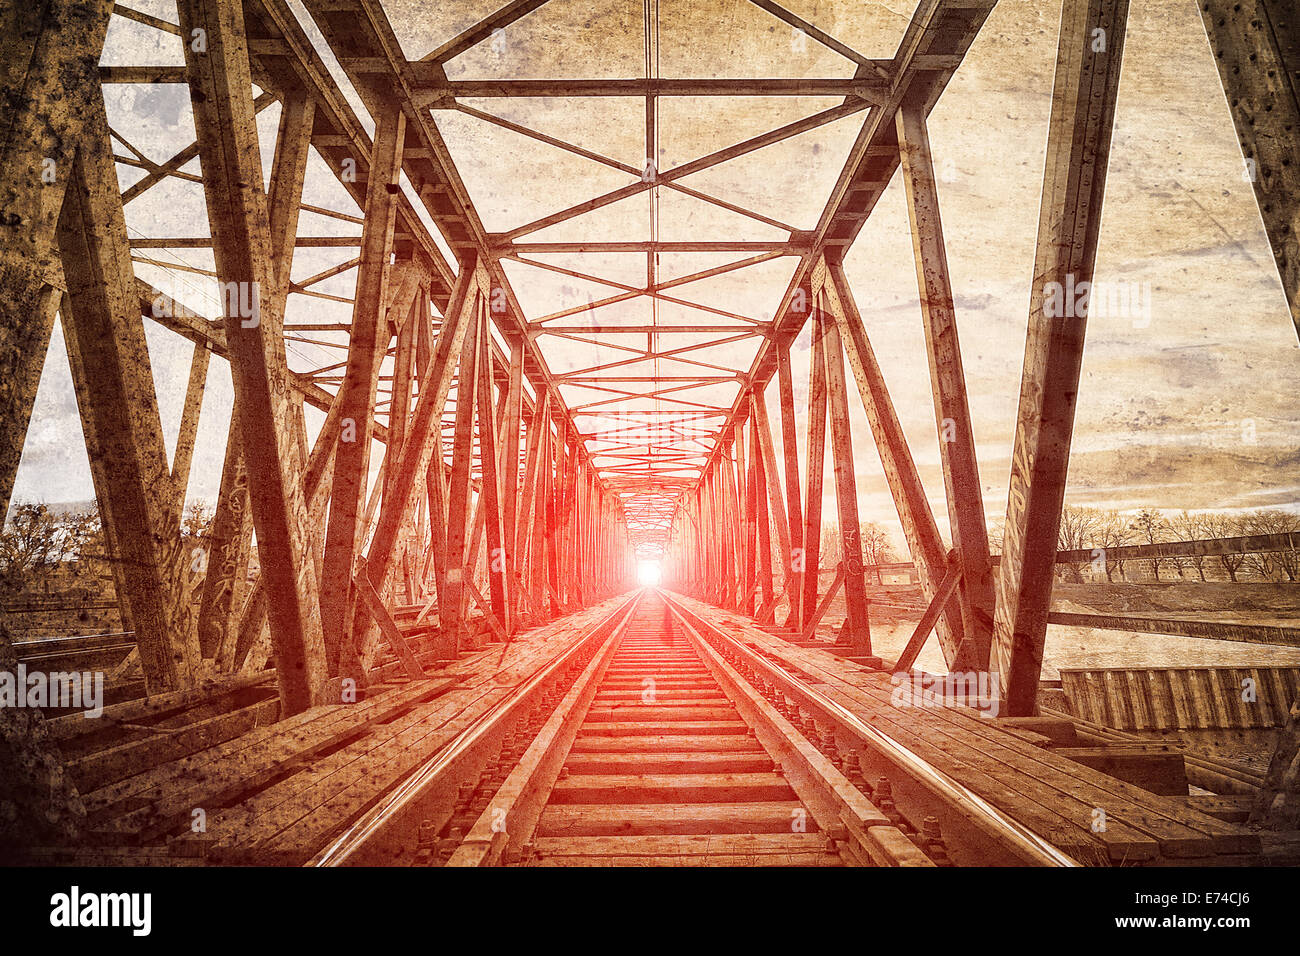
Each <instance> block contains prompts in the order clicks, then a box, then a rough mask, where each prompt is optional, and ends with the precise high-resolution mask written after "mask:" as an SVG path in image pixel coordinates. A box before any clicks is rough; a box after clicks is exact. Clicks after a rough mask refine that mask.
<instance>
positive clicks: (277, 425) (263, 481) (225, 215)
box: [177, 0, 328, 714]
mask: <svg viewBox="0 0 1300 956" xmlns="http://www.w3.org/2000/svg"><path fill="white" fill-rule="evenodd" d="M177 11H178V13H179V16H180V26H181V31H182V34H183V35H184V36H187V37H193V38H195V39H196V40H198V39H200V38H201V39H202V43H198V42H189V43H185V44H184V51H185V65H186V73H187V75H188V78H189V83H190V98H191V101H192V103H193V106H194V120H195V130H196V133H197V139H198V144H199V157H200V162H201V164H202V167H203V184H204V193H205V195H206V197H207V205H208V224H209V228H210V229H211V232H212V237H213V254H214V258H215V260H216V271H217V274H218V277H219V279H220V281H221V282H222V284H223V286H224V288H225V290H226V295H225V298H226V308H225V310H224V311H225V313H226V314H225V331H226V342H227V347H228V349H229V354H230V367H231V376H232V378H233V379H234V385H235V407H236V409H237V410H238V414H239V419H240V437H241V443H242V445H243V448H244V463H245V467H246V468H247V469H248V487H249V497H250V500H251V502H252V510H253V523H254V526H255V527H256V529H257V544H258V560H259V563H260V564H261V568H262V578H263V580H264V582H265V585H266V591H267V602H266V603H267V616H268V620H269V623H270V629H271V640H272V644H273V646H274V649H275V661H276V675H277V678H278V680H279V684H280V698H281V705H282V707H283V710H284V713H286V714H292V713H296V712H298V711H300V710H304V709H306V708H307V707H310V706H312V705H313V704H315V703H317V702H318V701H319V700H320V699H321V696H320V695H321V693H322V692H323V690H324V681H325V678H326V676H327V673H328V661H327V659H326V654H325V647H324V642H323V640H322V635H321V624H320V604H319V588H318V583H317V580H316V576H315V573H314V570H313V568H312V566H311V561H310V559H309V557H308V550H309V547H310V544H309V542H310V540H311V528H310V514H309V511H308V508H307V502H306V498H305V495H304V492H303V469H304V461H303V455H302V442H301V440H300V436H299V435H298V433H297V429H298V418H297V415H296V413H295V411H294V407H293V404H294V401H295V400H296V399H295V398H294V397H293V396H291V394H290V390H289V387H288V370H287V364H286V358H285V350H284V337H283V334H282V330H283V309H284V302H283V296H282V295H281V294H280V293H281V292H282V291H283V289H284V286H283V285H282V283H281V277H280V275H279V274H278V272H277V267H276V265H275V262H274V248H273V244H272V233H271V222H270V214H269V211H268V208H267V199H266V195H265V193H264V191H263V188H262V163H261V154H260V152H259V149H258V141H257V139H258V138H257V125H256V117H255V114H254V108H253V95H252V76H251V73H250V69H249V62H248V46H247V40H246V38H245V25H244V15H243V4H242V3H240V2H239V0H178V3H177ZM196 31H197V32H196ZM253 303H256V304H255V305H254V307H253V308H252V309H251V310H250V309H248V308H245V306H247V305H252V304H253ZM237 306H238V307H237ZM249 311H251V312H252V314H251V315H250V314H245V313H248V312H249Z"/></svg>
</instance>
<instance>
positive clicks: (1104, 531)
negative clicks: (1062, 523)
mask: <svg viewBox="0 0 1300 956" xmlns="http://www.w3.org/2000/svg"><path fill="white" fill-rule="evenodd" d="M1094 536H1095V537H1094V542H1095V546H1096V547H1098V548H1101V550H1102V560H1103V562H1104V566H1105V571H1106V580H1107V581H1114V580H1115V578H1114V573H1115V572H1116V571H1118V572H1119V579H1120V580H1121V581H1123V580H1124V559H1123V558H1114V557H1111V552H1112V551H1114V550H1115V549H1116V548H1122V547H1124V546H1125V545H1126V544H1132V543H1133V532H1132V530H1131V529H1130V528H1129V523H1128V519H1127V518H1125V517H1124V516H1123V515H1122V514H1120V513H1119V512H1118V511H1102V512H1100V513H1099V515H1098V519H1097V527H1096V530H1095V531H1094Z"/></svg>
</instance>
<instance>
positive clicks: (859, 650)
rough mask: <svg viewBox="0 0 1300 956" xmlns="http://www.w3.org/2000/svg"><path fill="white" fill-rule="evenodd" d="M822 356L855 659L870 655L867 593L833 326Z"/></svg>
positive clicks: (839, 352)
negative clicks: (824, 363) (824, 367)
mask: <svg viewBox="0 0 1300 956" xmlns="http://www.w3.org/2000/svg"><path fill="white" fill-rule="evenodd" d="M822 345H823V348H824V351H825V355H826V394H827V399H828V403H829V404H828V411H829V418H830V426H831V427H830V431H831V455H832V456H833V458H832V460H833V462H834V464H835V503H836V510H837V511H838V512H839V519H840V549H841V551H842V552H843V556H842V557H841V561H842V565H841V568H842V570H843V573H844V597H845V601H846V603H847V605H848V611H849V616H848V620H846V621H845V627H846V628H847V629H848V640H847V641H846V643H847V644H848V645H849V646H850V647H852V648H853V653H854V654H855V655H856V656H868V655H870V654H871V622H870V618H869V616H868V611H867V589H866V583H865V582H864V580H863V570H862V542H861V535H862V532H861V530H860V529H861V524H860V522H859V520H858V487H857V481H856V480H855V478H854V471H855V465H854V461H853V438H852V435H851V434H850V432H849V393H848V388H847V386H846V384H845V381H844V348H843V346H842V345H841V344H840V333H839V329H838V328H837V327H836V325H835V323H833V322H830V323H827V325H826V334H825V338H824V341H823V343H822Z"/></svg>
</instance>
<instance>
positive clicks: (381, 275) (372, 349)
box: [320, 106, 406, 662]
mask: <svg viewBox="0 0 1300 956" xmlns="http://www.w3.org/2000/svg"><path fill="white" fill-rule="evenodd" d="M405 136H406V119H405V117H404V116H403V115H402V112H401V110H400V109H397V108H396V106H394V107H393V108H392V109H391V110H390V111H389V112H388V113H386V114H384V115H381V116H379V117H378V118H377V122H376V124H375V141H374V145H373V146H372V148H371V154H370V178H369V179H368V180H367V182H366V209H365V225H364V226H363V227H362V234H361V256H360V259H361V262H360V265H359V266H358V267H357V287H356V292H355V295H354V300H353V307H352V325H351V331H350V333H349V335H348V364H347V370H346V371H345V373H344V376H343V383H342V384H341V385H340V386H339V393H340V396H341V398H342V402H343V413H342V414H343V435H342V442H341V443H340V445H339V450H338V457H337V460H336V462H335V465H334V483H333V489H332V492H331V495H330V509H329V523H328V525H327V527H326V530H325V564H324V587H322V588H321V608H320V612H321V625H322V633H323V636H324V639H325V647H326V651H327V653H328V654H329V655H330V659H331V662H334V661H337V659H338V654H339V647H340V645H341V642H342V639H343V635H344V634H346V633H348V631H349V629H350V626H351V619H352V608H353V599H352V572H353V568H354V567H355V566H356V560H357V555H358V552H359V550H360V548H361V544H362V542H363V540H364V537H365V524H364V522H363V521H362V520H361V516H362V508H363V507H364V504H365V499H366V484H367V482H368V480H369V478H370V446H371V439H372V436H373V434H374V407H375V395H376V392H377V390H378V386H379V370H380V366H381V365H382V363H383V360H384V356H385V354H386V352H387V350H388V342H389V338H390V335H389V329H388V323H387V318H386V316H385V314H384V313H385V304H386V299H387V293H388V285H389V281H390V271H391V266H390V263H389V259H390V258H391V256H392V250H393V227H394V225H395V224H396V221H397V197H398V195H399V193H398V192H397V191H395V190H394V187H395V186H396V185H397V184H398V182H399V175H398V174H399V173H400V172H401V165H402V144H403V142H404V139H405ZM396 460H397V455H394V456H393V457H392V461H391V464H393V465H395V464H396ZM389 483H390V484H391V479H390V481H389ZM372 583H376V584H377V582H372ZM376 590H377V591H378V592H379V594H380V596H381V597H383V596H386V592H385V591H384V589H382V588H379V587H376Z"/></svg>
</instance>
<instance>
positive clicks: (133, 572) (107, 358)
mask: <svg viewBox="0 0 1300 956" xmlns="http://www.w3.org/2000/svg"><path fill="white" fill-rule="evenodd" d="M85 123H86V129H85V135H84V137H83V142H82V146H81V148H80V149H79V150H78V153H77V159H76V161H75V163H74V166H73V170H72V174H71V181H70V182H69V185H68V189H67V193H66V195H65V197H64V202H63V208H62V213H61V215H60V217H59V232H58V241H59V250H60V253H61V255H62V258H63V265H64V275H65V277H66V280H67V284H68V296H67V303H68V306H69V308H68V312H67V314H65V316H64V318H65V321H64V336H65V339H66V341H67V345H68V350H69V357H70V360H71V365H72V368H73V372H74V374H75V375H76V376H77V386H78V387H77V397H78V404H79V407H80V411H81V416H82V420H83V423H84V428H85V433H86V437H87V439H88V441H89V445H88V448H87V450H88V451H89V452H90V453H91V454H92V455H94V456H96V457H97V459H98V461H99V465H100V467H99V468H98V469H97V470H96V473H97V474H98V475H99V476H101V477H102V478H103V487H102V488H100V487H97V488H96V493H97V495H101V496H103V498H104V500H105V501H106V502H107V505H106V510H105V511H104V515H105V516H106V519H107V520H106V524H111V525H112V528H113V537H114V539H115V544H116V548H117V549H116V552H115V553H114V555H113V559H114V560H115V561H117V562H119V563H120V566H121V571H122V574H121V580H122V581H123V583H124V585H125V587H126V597H127V603H128V605H129V607H130V612H131V619H132V621H133V623H134V624H135V631H136V640H137V642H138V645H139V649H140V661H141V664H142V667H143V671H144V677H145V686H146V687H147V688H148V690H149V692H150V693H157V692H160V691H166V690H173V689H177V688H181V687H185V686H187V685H188V684H190V683H191V682H192V680H193V678H194V669H195V667H196V666H197V664H198V660H199V654H198V638H197V632H196V629H195V621H194V617H193V613H192V611H191V608H190V604H189V600H188V594H187V588H186V578H187V573H188V568H189V563H190V559H189V555H188V554H187V553H185V551H184V549H183V547H182V545H181V537H180V512H179V510H178V509H177V508H176V507H175V501H176V488H175V483H174V482H173V481H172V476H171V469H170V466H169V464H168V461H167V449H166V445H165V443H164V441H163V433H162V421H161V419H160V417H159V414H158V402H157V397H156V395H155V393H154V380H153V372H152V371H151V369H150V367H149V352H148V348H147V346H146V344H145V336H144V321H143V319H142V318H141V314H140V297H139V292H138V290H137V289H136V285H135V275H134V273H133V271H132V268H131V253H130V241H129V240H128V238H127V232H126V219H125V217H124V216H123V214H122V200H121V197H120V196H119V194H118V187H117V173H116V170H115V169H114V165H113V159H112V152H111V146H110V144H109V134H108V123H107V120H106V119H105V116H104V108H103V104H102V102H94V103H92V104H90V105H89V106H88V107H87V115H86V117H85Z"/></svg>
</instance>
